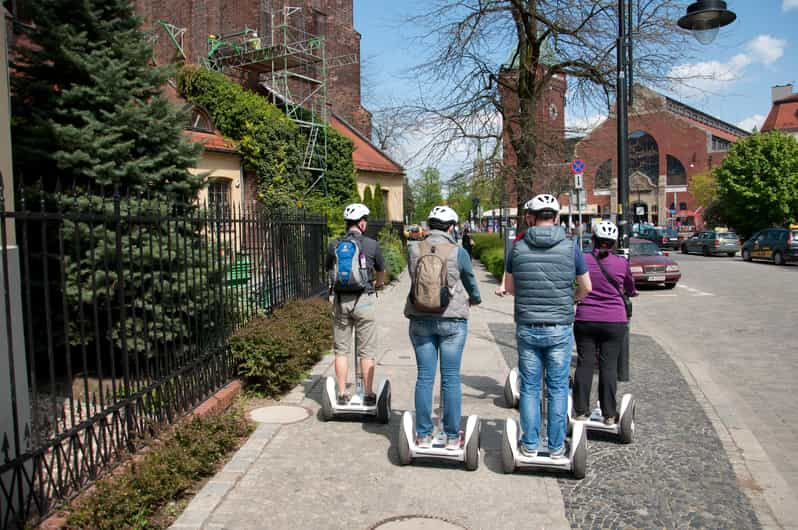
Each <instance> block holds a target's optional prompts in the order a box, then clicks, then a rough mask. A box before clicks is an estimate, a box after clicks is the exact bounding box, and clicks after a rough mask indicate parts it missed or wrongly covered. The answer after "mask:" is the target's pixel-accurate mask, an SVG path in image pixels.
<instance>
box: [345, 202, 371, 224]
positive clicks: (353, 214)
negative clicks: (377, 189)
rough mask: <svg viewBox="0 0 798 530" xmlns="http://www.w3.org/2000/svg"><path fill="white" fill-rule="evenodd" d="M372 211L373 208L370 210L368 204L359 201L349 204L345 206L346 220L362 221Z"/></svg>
mask: <svg viewBox="0 0 798 530" xmlns="http://www.w3.org/2000/svg"><path fill="white" fill-rule="evenodd" d="M370 213H371V210H369V208H368V206H366V205H365V204H360V203H359V202H357V203H355V204H350V205H349V206H347V207H346V208H344V220H345V221H360V220H361V219H363V218H364V217H366V216H367V215H368V214H370Z"/></svg>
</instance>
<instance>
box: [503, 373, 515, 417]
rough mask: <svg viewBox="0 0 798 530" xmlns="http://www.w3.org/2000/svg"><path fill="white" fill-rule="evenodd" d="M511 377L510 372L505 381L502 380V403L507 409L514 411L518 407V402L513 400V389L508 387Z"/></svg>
mask: <svg viewBox="0 0 798 530" xmlns="http://www.w3.org/2000/svg"><path fill="white" fill-rule="evenodd" d="M511 377H512V372H511V373H510V374H508V375H507V379H505V380H504V402H505V403H506V404H507V408H508V409H514V408H517V407H518V401H517V400H516V399H515V394H513V387H512V385H510V378H511Z"/></svg>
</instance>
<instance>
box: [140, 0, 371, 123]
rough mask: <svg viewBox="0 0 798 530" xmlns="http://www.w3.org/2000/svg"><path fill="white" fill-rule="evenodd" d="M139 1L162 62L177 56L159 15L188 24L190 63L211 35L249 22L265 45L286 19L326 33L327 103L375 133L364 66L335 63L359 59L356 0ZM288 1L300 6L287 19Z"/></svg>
mask: <svg viewBox="0 0 798 530" xmlns="http://www.w3.org/2000/svg"><path fill="white" fill-rule="evenodd" d="M135 5H136V11H137V13H139V14H140V15H141V16H142V17H143V19H144V25H143V29H144V30H145V31H151V32H152V33H153V35H156V36H157V40H156V43H155V57H156V60H157V61H158V62H159V63H160V64H165V63H169V62H172V61H173V60H175V58H176V54H177V48H176V47H175V45H174V43H173V42H172V40H171V39H170V37H169V35H168V34H167V32H166V31H164V30H163V28H162V27H161V26H160V25H159V24H158V21H159V20H162V21H165V22H168V23H170V24H173V25H174V26H176V27H179V28H185V29H186V32H185V34H184V36H183V49H184V52H185V56H186V60H187V61H188V62H191V63H197V62H198V61H199V60H200V59H201V58H203V57H205V56H206V55H207V50H208V36H209V35H211V34H216V35H226V34H230V33H234V32H238V31H242V30H243V29H244V28H245V27H246V28H249V29H252V30H255V31H257V32H258V33H259V35H260V38H261V39H262V41H263V43H264V46H265V45H268V44H270V43H271V39H272V35H274V39H275V42H279V41H280V38H281V35H280V27H281V24H283V22H284V21H287V23H288V25H290V26H291V27H293V28H299V29H301V30H302V31H305V32H307V33H308V34H313V35H320V36H322V35H323V36H325V37H326V39H325V43H326V46H325V47H326V57H327V62H328V66H330V68H328V72H327V101H328V104H329V105H330V106H331V107H332V111H333V112H335V113H336V114H338V115H340V116H342V117H343V118H344V119H345V120H346V121H348V122H349V123H351V124H353V125H354V126H355V127H357V128H358V130H359V131H360V132H361V133H363V134H364V135H365V136H367V137H370V136H371V114H370V113H369V112H368V111H367V110H366V109H364V108H363V107H362V105H361V103H360V65H359V64H346V65H344V66H338V67H333V66H334V63H336V62H337V61H339V60H340V59H341V58H344V57H349V56H354V57H355V58H357V62H358V63H359V58H360V34H359V33H358V32H357V31H355V29H354V26H353V0H291V1H286V0H265V1H264V0H224V1H220V0H135ZM286 5H288V6H291V7H299V8H300V10H299V11H298V12H296V13H293V14H291V15H290V16H288V17H287V18H284V16H283V8H284V6H286ZM340 62H344V63H346V62H349V61H346V60H344V61H340ZM316 76H317V77H320V76H321V74H320V73H317V74H316ZM242 77H247V76H242ZM242 81H244V82H246V83H248V84H251V85H252V84H254V83H255V82H256V81H257V78H256V74H254V73H250V74H249V76H248V78H246V79H242Z"/></svg>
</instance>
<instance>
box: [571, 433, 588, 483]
mask: <svg viewBox="0 0 798 530" xmlns="http://www.w3.org/2000/svg"><path fill="white" fill-rule="evenodd" d="M574 431H578V435H579V441H578V442H577V446H576V451H574V460H573V462H572V463H571V472H572V473H573V475H574V478H575V479H578V480H582V479H583V478H585V473H587V432H586V431H585V430H584V428H581V429H574ZM571 440H573V438H571Z"/></svg>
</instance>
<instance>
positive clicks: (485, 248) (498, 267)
mask: <svg viewBox="0 0 798 530" xmlns="http://www.w3.org/2000/svg"><path fill="white" fill-rule="evenodd" d="M472 238H473V241H474V248H473V251H472V254H473V256H474V257H475V258H477V259H479V260H480V261H481V262H482V264H483V265H485V267H486V268H487V269H488V271H490V273H491V274H493V275H494V276H495V277H496V278H497V279H499V280H501V277H502V274H504V242H503V241H502V238H501V236H500V235H499V234H472Z"/></svg>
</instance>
